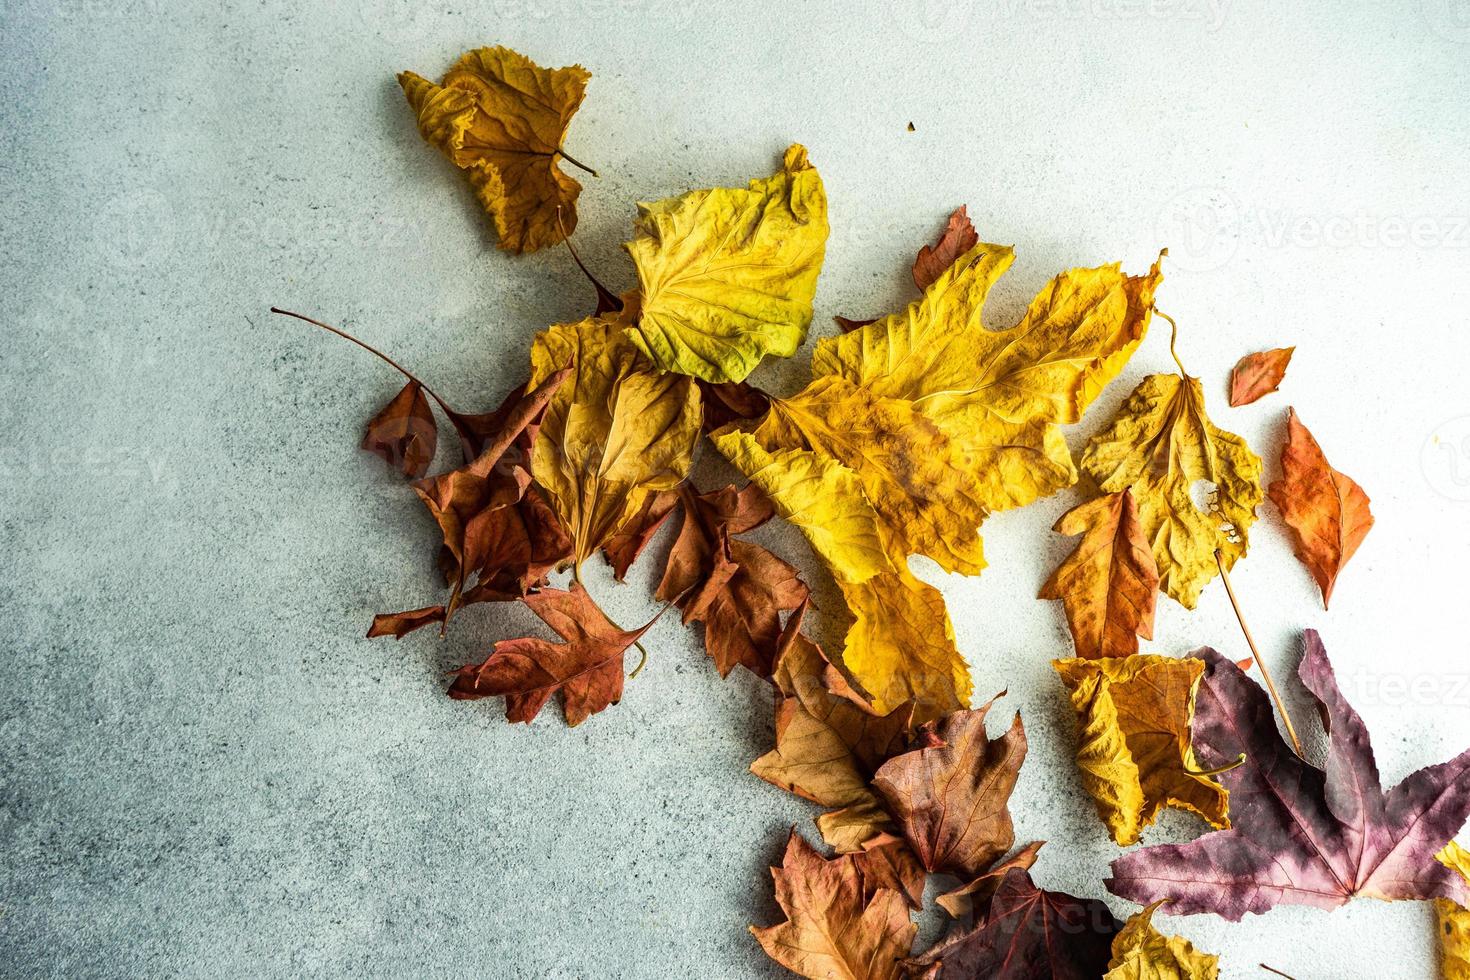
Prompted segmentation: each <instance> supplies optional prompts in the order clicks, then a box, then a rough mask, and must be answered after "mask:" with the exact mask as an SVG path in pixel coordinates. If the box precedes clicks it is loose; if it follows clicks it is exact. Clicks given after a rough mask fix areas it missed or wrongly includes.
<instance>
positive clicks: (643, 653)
mask: <svg viewBox="0 0 1470 980" xmlns="http://www.w3.org/2000/svg"><path fill="white" fill-rule="evenodd" d="M572 581H573V582H576V583H577V584H578V585H581V586H582V590H583V591H584V592H585V591H586V590H587V586H586V585H584V584H583V583H582V563H581V562H580V561H574V562H572ZM587 598H589V599H592V593H590V592H588V593H587ZM592 604H593V605H594V606H597V611H598V612H600V613H602V615H603V618H604V619H606V620H607V621H608V622H609V623H612V625H613V628H615V629H617V630H619V631H621V632H623V633H627V632H628V630H625V629H623V628H622V627H621V626H619V625H618V624H617V622H615V621H614V620H613V618H612V617H611V616H609V615H608V614H607V610H605V609H603V608H602V607H601V606H598V605H597V600H596V599H592ZM672 605H673V603H672V602H666V603H664V607H663V608H662V609H660V610H659V611H658V612H656V613H654V615H653V618H652V619H650V620H649V621H648V622H647V623H644V624H643V628H642V629H640V630H639V631H638V632H640V633H642V632H643V630H646V629H648V627H650V626H652V625H653V624H654V623H656V622H658V620H659V617H660V616H662V615H663V614H664V613H666V612H668V611H669V607H670V606H672ZM633 646H634V647H635V648H636V649H637V650H638V666H637V667H634V668H633V672H632V673H631V674H629V675H628V680H632V679H633V678H635V677H637V676H638V672H639V671H640V670H642V669H643V665H644V664H646V663H648V648H647V647H645V646H644V645H643V643H642V641H640V640H634V641H633Z"/></svg>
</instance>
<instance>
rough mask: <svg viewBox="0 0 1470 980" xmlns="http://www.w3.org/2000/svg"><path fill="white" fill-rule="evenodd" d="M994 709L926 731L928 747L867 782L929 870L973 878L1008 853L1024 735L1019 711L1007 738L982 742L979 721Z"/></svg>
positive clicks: (967, 714) (893, 761) (959, 715)
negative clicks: (1012, 802)
mask: <svg viewBox="0 0 1470 980" xmlns="http://www.w3.org/2000/svg"><path fill="white" fill-rule="evenodd" d="M994 703H995V702H994V701H993V700H992V701H991V702H989V703H988V704H986V705H985V706H984V707H982V708H978V709H976V710H974V711H956V712H955V713H954V714H951V715H949V716H948V717H946V718H945V719H944V720H943V721H942V722H941V723H939V724H938V725H933V724H931V725H928V726H925V729H924V731H923V732H922V733H921V735H922V737H924V738H925V739H926V740H927V742H928V744H925V745H923V746H922V747H920V748H917V749H915V750H913V751H912V752H906V753H904V754H903V755H900V756H896V757H895V758H892V759H890V760H888V761H887V762H885V763H884V764H883V766H882V767H881V768H880V769H879V770H878V773H877V775H876V776H875V777H874V778H873V785H874V787H875V788H876V789H877V790H878V792H879V793H880V794H881V795H882V797H883V799H884V801H885V802H886V803H887V804H888V808H889V810H890V811H891V812H892V813H893V816H894V819H895V820H896V821H897V822H898V825H899V827H900V828H901V829H902V830H903V835H904V837H905V838H906V839H907V840H908V842H909V846H910V847H912V848H913V849H914V854H915V855H917V856H918V858H919V863H920V864H922V865H923V866H924V867H925V868H926V869H927V870H929V871H945V872H949V873H951V874H955V875H962V876H970V877H973V876H976V875H979V874H981V873H983V872H985V871H986V870H988V869H989V868H990V866H991V865H992V864H994V863H995V862H996V861H997V860H999V859H1000V858H1001V857H1003V856H1004V855H1005V853H1006V852H1007V851H1009V850H1010V848H1011V844H1012V842H1013V839H1014V835H1013V832H1012V826H1011V814H1010V810H1009V809H1008V808H1007V803H1008V802H1009V800H1010V796H1011V790H1012V789H1014V788H1015V785H1016V776H1017V775H1018V774H1019V772H1020V769H1021V763H1022V762H1023V761H1024V760H1025V758H1026V733H1025V730H1024V729H1023V728H1022V727H1021V715H1020V713H1019V712H1018V713H1017V714H1016V717H1015V720H1014V721H1013V722H1012V723H1011V727H1010V730H1009V731H1007V732H1006V733H1005V734H1004V735H1003V736H1001V737H1000V738H997V739H989V738H987V737H986V734H985V715H986V713H987V712H988V711H989V710H990V707H991V705H992V704H994Z"/></svg>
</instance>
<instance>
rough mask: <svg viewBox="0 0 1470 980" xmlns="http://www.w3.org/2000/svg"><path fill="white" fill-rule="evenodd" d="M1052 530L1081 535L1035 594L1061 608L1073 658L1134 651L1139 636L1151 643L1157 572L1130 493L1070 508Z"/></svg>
mask: <svg viewBox="0 0 1470 980" xmlns="http://www.w3.org/2000/svg"><path fill="white" fill-rule="evenodd" d="M1055 530H1056V531H1057V532H1058V533H1059V534H1081V535H1084V537H1083V538H1082V541H1081V542H1080V543H1079V544H1078V545H1077V550H1076V551H1074V552H1072V554H1071V555H1070V556H1068V558H1067V560H1066V561H1064V562H1062V564H1061V565H1059V566H1057V570H1056V571H1055V572H1053V573H1052V576H1051V578H1049V579H1047V581H1046V584H1045V585H1043V586H1042V587H1041V594H1040V598H1042V599H1061V600H1062V602H1063V603H1064V604H1065V607H1066V610H1067V625H1068V626H1069V627H1070V628H1071V631H1072V645H1073V646H1074V647H1075V648H1076V650H1077V656H1079V657H1087V658H1095V657H1126V656H1128V655H1130V654H1134V653H1137V652H1138V638H1139V637H1140V636H1142V637H1143V638H1144V639H1153V635H1154V597H1155V595H1156V594H1157V593H1158V590H1159V570H1158V567H1157V566H1156V565H1155V564H1154V556H1153V552H1152V551H1150V550H1149V543H1148V539H1147V538H1145V537H1144V536H1143V528H1142V527H1141V526H1140V525H1139V523H1138V506H1137V505H1136V504H1135V503H1134V502H1133V495H1132V494H1131V493H1130V492H1129V491H1128V490H1126V489H1125V490H1122V491H1121V492H1119V493H1112V494H1108V495H1106V496H1103V497H1099V498H1098V499H1097V500H1091V501H1088V502H1087V503H1085V504H1082V505H1081V506H1078V507H1074V508H1072V509H1071V510H1069V511H1068V512H1067V513H1065V514H1063V515H1062V518H1061V520H1059V521H1057V523H1056V528H1055Z"/></svg>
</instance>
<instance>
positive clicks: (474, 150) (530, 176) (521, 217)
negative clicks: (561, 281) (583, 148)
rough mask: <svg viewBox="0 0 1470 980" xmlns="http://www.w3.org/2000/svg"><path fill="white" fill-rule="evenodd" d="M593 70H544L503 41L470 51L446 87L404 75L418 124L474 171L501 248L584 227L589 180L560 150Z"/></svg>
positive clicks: (553, 239)
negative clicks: (565, 164)
mask: <svg viewBox="0 0 1470 980" xmlns="http://www.w3.org/2000/svg"><path fill="white" fill-rule="evenodd" d="M591 77H592V76H591V74H589V73H588V72H587V71H586V70H585V69H583V68H582V67H581V66H580V65H573V66H571V67H569V68H554V69H553V68H542V67H540V66H538V65H537V64H535V63H534V62H533V61H531V60H530V59H529V58H527V57H525V56H524V55H520V54H517V53H516V52H514V51H512V50H510V49H509V48H502V47H495V48H477V49H476V50H474V51H470V52H467V53H466V54H465V55H464V56H462V57H461V58H460V59H459V62H458V63H457V64H456V65H455V66H454V67H453V68H451V69H450V70H449V73H448V74H447V75H445V76H444V81H443V83H442V84H440V85H435V84H434V83H433V82H431V81H429V80H428V79H425V78H421V77H420V76H418V75H415V74H414V73H413V72H411V71H406V72H403V73H401V74H400V75H399V76H398V83H399V84H400V85H401V86H403V94H404V95H405V96H407V97H408V103H409V105H410V106H412V107H413V110H414V112H415V113H417V115H418V126H419V132H420V133H421V134H422V135H423V137H424V139H425V140H426V141H427V142H429V143H430V144H431V145H433V146H435V147H438V148H439V150H440V151H441V152H442V153H443V154H444V155H445V156H447V157H448V158H449V159H450V160H451V161H453V163H454V165H455V166H456V167H459V168H460V169H461V170H464V171H465V172H466V174H467V175H468V176H469V178H470V182H471V183H472V184H474V186H475V192H476V194H477V196H478V197H479V198H480V203H481V204H483V205H484V206H485V210H487V211H489V212H490V214H491V215H493V216H494V218H495V231H496V233H497V234H498V235H499V238H500V247H501V248H503V249H506V250H507V251H511V252H534V251H535V250H536V249H538V248H545V247H546V246H548V245H555V244H556V243H557V242H560V241H561V240H562V239H563V238H564V237H566V235H567V234H570V233H571V231H572V229H574V228H575V227H576V226H577V195H579V194H580V193H581V192H582V185H581V184H579V183H577V182H576V181H575V180H573V179H572V178H570V177H568V176H567V175H566V174H564V173H562V172H561V169H560V168H559V167H558V166H557V158H558V157H566V154H565V153H564V152H563V151H562V148H561V145H562V141H563V140H564V139H565V138H566V132H567V126H568V124H570V123H571V121H572V116H573V114H575V113H576V111H577V107H578V106H580V105H581V104H582V95H583V93H584V91H585V90H586V88H587V81H588V79H590V78H591ZM567 159H570V158H567ZM558 210H560V212H561V219H560V223H558V219H557V212H558ZM563 227H565V229H566V230H565V232H563V231H562V228H563Z"/></svg>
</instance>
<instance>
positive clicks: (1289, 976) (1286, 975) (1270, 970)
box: [1256, 963, 1293, 980]
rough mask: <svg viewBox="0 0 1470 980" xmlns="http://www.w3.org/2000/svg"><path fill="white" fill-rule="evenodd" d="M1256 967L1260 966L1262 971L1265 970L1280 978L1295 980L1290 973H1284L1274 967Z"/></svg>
mask: <svg viewBox="0 0 1470 980" xmlns="http://www.w3.org/2000/svg"><path fill="white" fill-rule="evenodd" d="M1256 965H1257V966H1259V967H1260V968H1261V969H1263V970H1265V971H1266V972H1267V973H1274V974H1276V975H1277V976H1278V977H1286V980H1293V978H1292V976H1291V974H1289V973H1282V972H1281V971H1280V970H1278V969H1276V968H1275V967H1274V966H1267V965H1266V964H1264V963H1258V964H1256Z"/></svg>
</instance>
